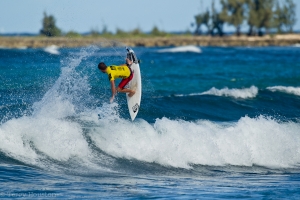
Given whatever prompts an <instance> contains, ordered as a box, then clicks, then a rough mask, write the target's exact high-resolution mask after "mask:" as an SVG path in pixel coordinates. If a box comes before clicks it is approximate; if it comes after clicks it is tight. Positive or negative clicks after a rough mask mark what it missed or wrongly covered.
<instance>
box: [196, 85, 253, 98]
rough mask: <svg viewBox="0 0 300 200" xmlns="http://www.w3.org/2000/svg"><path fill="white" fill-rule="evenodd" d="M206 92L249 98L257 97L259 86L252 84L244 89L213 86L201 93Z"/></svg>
mask: <svg viewBox="0 0 300 200" xmlns="http://www.w3.org/2000/svg"><path fill="white" fill-rule="evenodd" d="M205 94H208V95H215V96H226V97H233V98H241V99H249V98H255V97H256V96H257V94H258V88H257V87H255V86H251V87H250V88H243V89H236V88H233V89H229V88H228V87H225V88H223V89H216V88H215V87H213V88H211V89H210V90H208V91H206V92H202V93H200V95H205ZM192 95H196V94H192Z"/></svg>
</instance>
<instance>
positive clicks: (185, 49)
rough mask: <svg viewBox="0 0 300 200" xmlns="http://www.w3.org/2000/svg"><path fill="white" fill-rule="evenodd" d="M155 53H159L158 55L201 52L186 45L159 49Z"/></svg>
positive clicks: (194, 47)
mask: <svg viewBox="0 0 300 200" xmlns="http://www.w3.org/2000/svg"><path fill="white" fill-rule="evenodd" d="M157 52H159V53H184V52H191V53H201V52H202V50H201V49H200V48H199V47H197V46H193V45H188V46H180V47H173V48H167V49H161V50H158V51H157Z"/></svg>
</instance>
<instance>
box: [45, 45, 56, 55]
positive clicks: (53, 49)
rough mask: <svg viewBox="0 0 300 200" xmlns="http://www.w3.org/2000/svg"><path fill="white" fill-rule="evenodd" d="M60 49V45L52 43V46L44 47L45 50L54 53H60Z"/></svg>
mask: <svg viewBox="0 0 300 200" xmlns="http://www.w3.org/2000/svg"><path fill="white" fill-rule="evenodd" d="M58 49H59V48H58V46H56V45H51V46H48V47H46V48H44V51H45V52H47V53H50V54H53V55H59V54H60V52H59V51H58Z"/></svg>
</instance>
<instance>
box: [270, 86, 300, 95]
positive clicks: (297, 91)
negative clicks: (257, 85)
mask: <svg viewBox="0 0 300 200" xmlns="http://www.w3.org/2000/svg"><path fill="white" fill-rule="evenodd" d="M267 89H268V90H270V91H272V92H277V91H278V92H284V93H288V94H293V95H297V96H300V87H292V86H288V87H286V86H273V87H267Z"/></svg>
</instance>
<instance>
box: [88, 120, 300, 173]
mask: <svg viewBox="0 0 300 200" xmlns="http://www.w3.org/2000/svg"><path fill="white" fill-rule="evenodd" d="M100 124H101V126H100V127H95V128H93V129H92V130H91V132H90V133H89V135H90V137H91V139H92V140H93V141H94V142H95V144H96V145H97V146H98V147H99V148H100V149H102V150H103V151H105V152H106V153H107V154H109V155H112V156H113V157H116V158H125V159H130V160H139V161H143V162H149V163H158V164H161V165H164V166H172V167H179V168H192V166H193V165H210V166H225V165H237V166H253V165H259V166H265V167H270V168H286V167H297V165H298V164H299V163H300V146H299V143H300V134H299V130H300V124H299V123H294V122H286V123H281V122H278V121H276V120H274V119H271V118H266V117H263V116H260V117H257V118H249V117H243V118H241V119H240V120H239V121H238V122H235V123H227V124H222V123H215V122H211V121H207V120H199V121H196V122H188V121H182V120H170V119H167V118H162V119H157V120H156V122H155V123H154V124H149V123H147V122H146V121H144V120H139V121H138V122H135V123H131V122H130V121H126V120H121V119H120V120H119V121H118V123H117V124H116V123H112V122H111V123H109V122H108V121H102V122H101V120H100Z"/></svg>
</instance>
